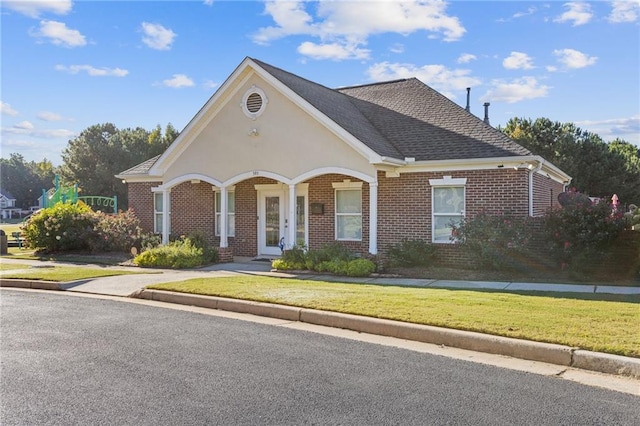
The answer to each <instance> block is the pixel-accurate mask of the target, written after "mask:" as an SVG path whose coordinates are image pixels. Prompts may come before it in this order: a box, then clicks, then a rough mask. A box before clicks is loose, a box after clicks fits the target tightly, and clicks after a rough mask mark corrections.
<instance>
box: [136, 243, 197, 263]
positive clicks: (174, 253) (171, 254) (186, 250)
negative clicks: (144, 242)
mask: <svg viewBox="0 0 640 426" xmlns="http://www.w3.org/2000/svg"><path fill="white" fill-rule="evenodd" d="M133 263H134V264H135V265H138V266H146V267H158V268H173V269H184V268H195V267H197V266H201V265H203V264H205V263H206V259H205V256H204V254H203V249H202V248H200V247H196V245H195V244H194V243H193V242H192V241H191V240H190V239H188V238H185V239H183V240H177V241H173V242H171V243H169V244H167V245H163V246H159V247H155V248H152V249H149V250H147V251H144V252H142V253H140V254H139V255H137V256H136V257H135V258H134V259H133Z"/></svg>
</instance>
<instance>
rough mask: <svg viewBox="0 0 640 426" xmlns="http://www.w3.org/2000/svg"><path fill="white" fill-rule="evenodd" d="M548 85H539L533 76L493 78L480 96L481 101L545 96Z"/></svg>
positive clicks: (507, 100) (517, 100) (520, 99)
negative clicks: (505, 78)
mask: <svg viewBox="0 0 640 426" xmlns="http://www.w3.org/2000/svg"><path fill="white" fill-rule="evenodd" d="M549 89H550V87H549V86H544V85H540V83H538V80H536V79H535V78H534V77H522V78H518V79H515V80H511V81H505V80H493V81H491V88H490V89H489V90H488V91H487V92H486V93H485V94H484V95H483V96H482V97H481V98H480V100H482V101H494V102H506V103H508V104H513V103H515V102H520V101H524V100H527V99H535V98H543V97H545V96H547V93H548V92H549Z"/></svg>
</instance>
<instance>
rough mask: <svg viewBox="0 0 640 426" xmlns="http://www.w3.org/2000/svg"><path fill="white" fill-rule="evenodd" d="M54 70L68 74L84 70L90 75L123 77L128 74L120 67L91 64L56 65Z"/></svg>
mask: <svg viewBox="0 0 640 426" xmlns="http://www.w3.org/2000/svg"><path fill="white" fill-rule="evenodd" d="M55 70H56V71H65V72H68V73H69V74H78V73H79V72H80V71H85V72H86V73H87V74H89V75H90V76H91V77H124V76H126V75H127V74H129V71H127V70H124V69H122V68H106V67H102V68H96V67H93V66H91V65H69V66H66V65H56V66H55Z"/></svg>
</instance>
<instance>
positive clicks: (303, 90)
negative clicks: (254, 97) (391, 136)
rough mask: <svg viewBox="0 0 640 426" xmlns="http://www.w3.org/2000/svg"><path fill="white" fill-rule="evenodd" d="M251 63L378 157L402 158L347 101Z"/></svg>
mask: <svg viewBox="0 0 640 426" xmlns="http://www.w3.org/2000/svg"><path fill="white" fill-rule="evenodd" d="M252 60H253V61H254V62H255V63H256V64H258V65H259V66H260V67H262V68H263V69H264V70H265V71H267V72H268V73H269V74H271V75H272V76H274V77H275V78H276V79H278V80H280V82H282V83H283V84H284V85H285V86H287V87H288V88H290V89H291V90H293V91H294V92H295V93H296V94H298V95H299V96H301V97H302V98H303V99H304V100H305V101H307V102H309V103H310V104H311V105H313V106H314V107H315V108H316V109H318V110H319V111H320V112H322V113H323V114H324V115H326V116H327V117H329V118H330V119H331V120H333V121H334V122H335V123H336V124H338V125H339V126H340V127H342V128H343V129H345V130H346V131H347V132H349V133H351V134H352V135H353V136H355V137H356V138H358V139H359V140H360V141H362V142H364V143H365V144H366V145H367V146H368V147H369V148H371V149H372V150H373V151H375V152H376V153H378V154H379V155H382V156H388V157H394V158H402V153H400V152H399V151H398V150H397V149H395V148H394V146H393V145H392V144H390V143H389V141H388V140H387V139H386V138H385V137H384V136H383V135H382V134H381V133H380V131H379V129H376V127H375V126H373V124H372V123H370V122H369V120H368V119H367V117H366V116H365V115H364V114H363V113H362V111H360V110H359V109H358V108H355V106H354V105H353V102H352V98H351V97H349V96H346V95H344V94H343V93H340V92H339V91H337V90H333V89H329V88H327V87H325V86H322V85H321V84H318V83H314V82H313V81H309V80H306V79H304V78H302V77H298V76H297V75H295V74H291V73H290V72H288V71H284V70H282V69H280V68H277V67H274V66H272V65H269V64H266V63H264V62H262V61H259V60H257V59H253V58H252Z"/></svg>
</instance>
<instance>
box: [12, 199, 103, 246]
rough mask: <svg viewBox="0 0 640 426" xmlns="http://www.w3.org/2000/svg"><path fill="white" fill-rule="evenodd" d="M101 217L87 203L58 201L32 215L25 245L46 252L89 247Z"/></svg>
mask: <svg viewBox="0 0 640 426" xmlns="http://www.w3.org/2000/svg"><path fill="white" fill-rule="evenodd" d="M98 222H99V220H98V217H97V216H96V214H95V213H94V212H93V211H92V210H91V208H90V207H89V206H87V205H86V204H84V203H70V202H69V203H58V204H56V205H54V206H52V207H48V208H46V209H42V210H40V211H38V212H37V213H35V214H34V215H32V216H31V217H30V218H29V220H28V221H27V222H26V223H25V224H24V225H23V227H22V232H23V235H24V238H25V245H27V246H28V247H30V248H33V249H36V250H39V251H45V252H60V251H71V250H88V249H90V248H91V243H92V242H93V240H94V238H95V232H94V227H95V226H96V225H97V224H98Z"/></svg>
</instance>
